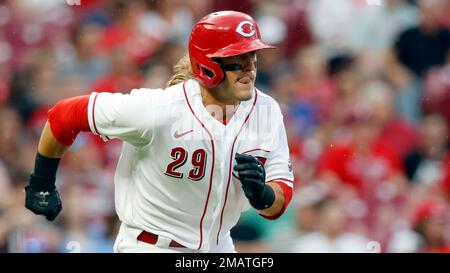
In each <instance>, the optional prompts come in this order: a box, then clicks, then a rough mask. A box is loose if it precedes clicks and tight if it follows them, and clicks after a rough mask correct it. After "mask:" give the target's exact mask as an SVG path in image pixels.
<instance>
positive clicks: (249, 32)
mask: <svg viewBox="0 0 450 273" xmlns="http://www.w3.org/2000/svg"><path fill="white" fill-rule="evenodd" d="M236 32H237V33H239V34H241V35H242V36H244V37H252V36H253V35H255V32H256V30H255V26H254V25H253V24H252V22H249V21H242V22H241V23H240V24H239V25H238V26H237V28H236Z"/></svg>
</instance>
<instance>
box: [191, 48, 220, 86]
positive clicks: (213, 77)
mask: <svg viewBox="0 0 450 273" xmlns="http://www.w3.org/2000/svg"><path fill="white" fill-rule="evenodd" d="M191 66H192V70H193V72H194V75H197V79H198V80H199V81H200V83H201V84H203V85H204V86H205V87H207V88H214V87H216V86H217V85H219V84H220V83H221V82H222V81H223V80H224V78H225V74H224V72H223V70H222V68H221V67H220V65H219V64H218V63H217V62H215V61H213V60H212V59H209V58H208V59H206V58H205V60H203V62H199V61H197V60H196V59H195V58H192V56H191Z"/></svg>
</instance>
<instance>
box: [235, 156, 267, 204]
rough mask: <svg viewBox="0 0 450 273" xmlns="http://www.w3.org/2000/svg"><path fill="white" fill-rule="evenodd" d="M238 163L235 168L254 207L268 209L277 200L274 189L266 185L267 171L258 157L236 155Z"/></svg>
mask: <svg viewBox="0 0 450 273" xmlns="http://www.w3.org/2000/svg"><path fill="white" fill-rule="evenodd" d="M235 159H236V163H237V164H236V165H235V166H234V167H233V170H234V171H235V172H237V173H238V177H239V181H240V182H241V184H242V189H243V191H244V194H245V196H246V197H247V199H248V200H249V202H250V204H251V205H252V207H254V208H255V209H258V210H262V209H267V208H269V207H270V206H272V204H273V202H274V201H275V193H274V191H273V189H272V188H271V187H270V186H268V185H266V171H265V170H264V166H263V165H262V164H261V162H259V160H258V159H256V158H255V157H253V156H251V155H245V154H238V153H236V155H235Z"/></svg>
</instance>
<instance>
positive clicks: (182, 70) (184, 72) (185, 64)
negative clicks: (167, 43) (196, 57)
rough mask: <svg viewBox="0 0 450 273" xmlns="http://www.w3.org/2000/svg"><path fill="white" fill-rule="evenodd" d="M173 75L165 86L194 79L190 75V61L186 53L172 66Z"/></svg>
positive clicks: (192, 75) (191, 74)
mask: <svg viewBox="0 0 450 273" xmlns="http://www.w3.org/2000/svg"><path fill="white" fill-rule="evenodd" d="M173 72H174V74H173V75H172V77H170V79H169V80H168V81H167V84H166V86H167V87H169V86H172V85H176V84H179V83H182V82H185V81H187V80H190V79H193V78H194V73H192V68H191V61H190V60H189V54H188V53H186V54H185V55H184V56H183V57H182V58H181V59H180V60H179V61H178V63H176V64H175V65H174V66H173Z"/></svg>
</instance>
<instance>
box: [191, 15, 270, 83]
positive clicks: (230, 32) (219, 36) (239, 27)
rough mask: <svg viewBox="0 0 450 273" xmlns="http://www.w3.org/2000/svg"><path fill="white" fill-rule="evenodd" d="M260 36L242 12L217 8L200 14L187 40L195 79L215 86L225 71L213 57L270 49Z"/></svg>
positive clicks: (256, 28)
mask: <svg viewBox="0 0 450 273" xmlns="http://www.w3.org/2000/svg"><path fill="white" fill-rule="evenodd" d="M260 39H261V35H260V33H259V28H258V25H257V24H256V22H255V20H253V18H252V17H250V16H249V15H247V14H245V13H241V12H236V11H220V12H214V13H211V14H209V15H207V16H205V17H203V18H202V19H201V20H200V21H199V22H198V23H197V24H196V25H195V26H194V28H193V29H192V32H191V37H190V39H189V58H190V61H191V67H192V71H193V73H194V76H195V78H196V79H197V80H198V81H199V82H200V83H201V84H202V85H203V86H205V87H207V88H213V87H216V86H217V85H218V84H220V83H221V82H222V81H223V79H224V77H225V74H224V72H223V70H222V68H221V67H220V65H219V63H217V62H216V61H214V59H213V58H224V57H230V56H236V55H240V54H244V53H247V52H251V51H255V50H259V49H263V48H273V46H270V45H267V44H265V43H263V42H261V40H260Z"/></svg>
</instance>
